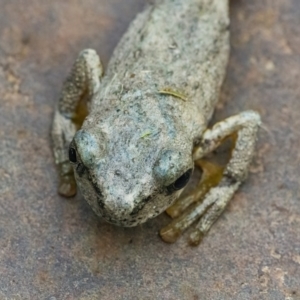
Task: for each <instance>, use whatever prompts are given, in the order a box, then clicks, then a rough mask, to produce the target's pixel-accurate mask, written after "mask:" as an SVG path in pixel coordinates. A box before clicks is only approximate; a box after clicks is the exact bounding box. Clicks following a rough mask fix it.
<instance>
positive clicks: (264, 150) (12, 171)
mask: <svg viewBox="0 0 300 300" xmlns="http://www.w3.org/2000/svg"><path fill="white" fill-rule="evenodd" d="M144 5H145V1H143V0H126V1H124V0H123V1H122V0H112V1H106V0H97V1H96V0H89V1H79V0H74V1H70V2H67V1H64V2H62V1H58V0H53V1H48V2H47V1H37V0H27V1H21V0H15V1H9V0H0V7H1V11H0V36H1V40H0V274H1V281H0V299H22V300H26V299H33V300H34V299H48V300H50V299H51V300H55V299H57V300H60V299H63V300H71V299H82V300H83V299H86V300H87V299H212V300H217V299H242V300H247V299H272V300H277V299H278V300H281V299H300V191H299V177H300V151H299V142H300V130H299V128H300V84H299V81H300V2H299V1H298V0H290V1H284V0H274V1H267V0H264V1H247V0H233V1H231V18H232V25H231V35H232V36H231V44H232V52H231V59H230V65H229V68H228V75H227V79H226V82H225V84H224V88H223V93H222V97H221V102H220V104H219V106H218V109H217V111H216V114H215V120H221V119H223V118H225V117H227V116H229V115H231V114H233V113H237V112H239V111H242V110H244V109H255V110H257V111H259V112H260V113H261V115H262V119H263V122H264V126H263V129H262V130H261V132H260V137H259V142H258V146H257V155H256V157H255V160H254V162H253V165H252V168H251V173H250V176H249V179H248V180H247V181H246V183H245V184H244V185H243V186H242V188H241V189H240V190H239V192H238V193H237V194H236V196H235V197H234V199H233V200H232V201H231V203H230V205H229V206H228V208H227V210H226V211H225V213H224V214H223V215H222V217H221V218H220V219H219V220H218V222H217V223H216V224H215V225H214V227H213V228H212V230H211V231H210V233H209V235H208V236H207V237H206V238H205V239H204V240H203V242H202V244H200V246H199V247H197V248H190V247H189V246H188V245H187V244H186V237H184V236H183V237H182V238H181V239H180V240H179V241H178V242H177V243H176V244H173V245H167V244H164V243H163V242H162V241H161V240H160V238H159V237H158V236H157V232H158V230H159V229H160V228H161V227H162V226H163V225H165V224H167V223H168V221H169V220H168V217H166V216H165V215H161V216H160V217H158V218H156V219H154V220H151V221H149V222H147V223H146V224H144V225H142V226H139V227H137V228H128V229H126V228H118V227H114V226H112V225H109V224H107V223H105V222H103V221H101V220H99V219H97V218H96V216H95V215H94V214H93V212H92V211H91V209H90V208H89V207H88V206H87V204H86V203H85V202H84V200H83V199H82V197H81V196H80V195H78V196H76V198H75V199H73V200H65V199H62V198H60V197H59V196H58V195H57V193H56V185H57V174H56V169H55V166H54V160H53V156H52V151H51V141H50V135H49V132H50V125H51V121H52V114H53V107H54V104H55V102H56V100H57V98H58V95H59V91H60V87H61V84H62V81H63V79H64V78H65V77H66V75H67V73H68V71H69V69H70V67H71V64H72V62H73V61H74V59H75V57H76V55H77V53H78V52H79V51H80V50H81V49H83V48H87V47H91V48H95V49H96V50H97V51H98V53H99V54H100V55H101V58H102V60H103V62H104V64H105V65H107V62H108V59H109V57H110V54H111V52H112V50H113V48H114V46H115V45H116V43H117V42H118V40H119V39H120V37H121V35H122V33H123V32H124V31H125V30H126V28H127V26H128V24H129V22H130V21H131V20H132V19H133V18H134V16H135V14H136V13H137V12H138V11H140V10H141V9H142V8H143V6H144Z"/></svg>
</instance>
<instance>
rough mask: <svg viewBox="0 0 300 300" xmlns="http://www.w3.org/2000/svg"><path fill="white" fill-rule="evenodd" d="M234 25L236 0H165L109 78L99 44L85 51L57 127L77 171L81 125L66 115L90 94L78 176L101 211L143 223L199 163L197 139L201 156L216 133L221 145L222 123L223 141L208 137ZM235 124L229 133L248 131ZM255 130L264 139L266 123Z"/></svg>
mask: <svg viewBox="0 0 300 300" xmlns="http://www.w3.org/2000/svg"><path fill="white" fill-rule="evenodd" d="M228 28H229V18H228V1H227V0H222V1H221V0H213V1H211V0H210V1H208V0H161V1H156V3H155V4H154V5H153V6H149V7H148V8H147V9H146V10H145V11H144V12H142V13H141V14H139V15H138V16H137V17H136V19H135V21H134V22H133V23H132V24H131V26H130V27H129V29H128V31H127V32H126V33H125V35H124V36H123V38H122V40H121V41H120V43H119V45H118V46H117V48H116V49H115V52H114V54H113V56H112V59H111V61H110V63H109V65H108V69H107V71H106V74H105V75H104V77H103V78H102V79H101V82H99V76H101V74H102V68H101V66H100V61H99V59H98V56H97V55H96V53H95V51H93V50H85V51H83V52H82V53H81V54H80V55H79V58H78V60H77V62H76V63H75V65H74V68H73V71H72V73H71V76H70V78H69V79H68V80H67V81H66V83H65V86H64V89H63V92H62V98H61V100H60V102H59V104H58V110H57V112H56V115H55V119H54V126H53V131H52V135H53V140H54V144H55V150H54V152H55V155H56V162H57V163H58V164H59V165H61V166H62V168H61V170H62V171H61V176H62V177H63V176H65V177H68V176H69V175H70V171H69V165H68V164H67V163H66V154H65V148H66V145H67V144H68V143H67V141H68V140H70V141H71V138H70V137H71V136H72V135H73V133H75V129H76V128H75V125H74V124H71V123H72V122H71V123H70V121H68V120H66V119H67V118H70V117H72V114H73V113H74V111H75V107H76V105H77V103H78V102H79V98H82V97H83V95H86V94H87V96H88V97H87V98H88V100H89V103H88V107H89V115H88V116H87V118H86V119H85V121H84V123H83V125H82V128H81V130H79V131H78V132H77V133H76V135H75V137H74V139H73V141H72V143H71V148H72V149H74V151H76V153H77V161H76V162H75V163H74V173H75V178H76V182H77V184H78V186H79V188H80V190H81V192H82V194H83V195H84V197H85V199H86V200H87V202H88V203H89V204H90V206H91V207H92V208H93V210H94V211H95V213H96V214H97V215H99V216H101V217H103V218H105V219H106V220H107V221H108V222H111V223H114V224H117V225H121V226H135V225H137V224H140V223H143V222H145V221H146V220H147V219H149V218H152V217H155V216H156V215H158V214H160V213H161V212H163V211H164V210H165V209H166V208H167V207H169V206H170V205H171V204H172V203H173V202H174V200H175V199H176V198H178V196H179V194H180V193H181V191H182V189H181V190H178V191H174V192H172V193H170V191H169V190H168V187H169V186H170V185H172V183H174V182H175V181H176V180H177V179H178V178H180V177H181V176H182V175H183V174H185V172H187V171H188V170H190V169H193V165H194V163H193V161H194V159H195V157H193V155H192V151H193V148H194V147H195V145H197V144H200V145H202V146H203V147H202V146H201V147H202V148H203V149H204V150H203V149H202V148H201V147H200V148H201V149H202V150H203V151H204V152H203V151H202V150H201V149H200V150H199V149H198V152H197V153H198V154H199V153H205V154H206V150H205V149H206V148H207V147H206V146H207V141H208V142H209V144H210V145H217V144H218V142H219V140H222V139H223V138H224V136H223V132H222V131H221V132H219V131H218V130H217V131H216V132H214V131H213V136H214V134H215V133H217V137H215V136H214V138H213V140H211V141H210V133H208V134H207V140H205V141H204V143H203V140H202V136H203V134H204V131H205V130H206V127H207V123H208V121H209V119H210V117H211V115H212V113H213V110H214V107H215V105H216V103H217V101H218V96H219V91H220V87H221V84H222V82H223V79H224V75H225V69H226V65H227V61H228V55H229V31H228ZM163 91H171V92H172V93H173V94H179V95H182V96H174V95H170V94H168V93H165V92H163ZM250 115H251V114H250ZM251 116H252V115H251ZM242 118H243V117H242ZM238 119H239V118H238ZM254 119H255V117H254ZM256 119H257V118H256ZM256 119H255V120H256ZM257 120H258V119H257ZM229 123H230V122H229ZM254 123H255V124H256V123H257V122H254ZM62 124H64V125H62ZM224 124H225V127H226V124H227V123H226V121H224ZM230 124H231V123H230ZM234 124H236V123H234V122H233V123H232V125H233V127H232V126H231V127H230V130H229V131H228V132H227V133H226V134H231V133H232V132H234V131H236V130H239V129H240V127H235V125H234ZM223 127H224V126H221V129H222V128H223ZM250 131H251V132H250V133H251V134H250V137H246V142H247V140H249V139H250V140H251V142H252V140H253V138H254V140H255V135H254V134H253V132H254V133H256V127H255V129H254V131H253V132H252V130H250ZM62 135H63V136H66V137H67V138H65V139H64V142H63V141H62V140H63V139H62ZM59 140H60V142H59ZM252 144H253V145H254V142H253V143H252ZM252 144H251V145H252ZM59 145H60V146H59ZM245 145H246V146H247V143H243V145H242V146H243V149H244V148H245ZM205 147H206V148H205ZM208 148H209V149H210V150H213V147H208ZM252 148H253V147H252ZM252 148H251V149H252ZM201 151H202V152H201ZM252 152H253V150H251V153H250V154H249V159H246V161H247V165H246V167H245V168H246V169H247V167H248V161H250V159H251V157H252ZM203 155H204V154H203ZM203 155H202V156H203ZM202 156H201V155H197V158H200V157H202ZM238 164H239V163H238ZM242 177H244V175H243V176H242ZM237 181H239V180H237ZM238 185H239V183H238V184H234V186H230V187H229V189H230V192H229V193H227V194H228V195H227V194H226V195H225V196H224V197H223V198H224V199H227V198H228V197H229V196H230V198H231V196H232V194H233V193H234V191H235V190H236V188H237V187H238ZM67 190H68V189H67ZM62 193H64V192H62ZM69 194H71V193H69ZM228 199H229V198H228ZM226 201H227V200H226ZM228 201H229V200H228ZM226 203H227V202H226Z"/></svg>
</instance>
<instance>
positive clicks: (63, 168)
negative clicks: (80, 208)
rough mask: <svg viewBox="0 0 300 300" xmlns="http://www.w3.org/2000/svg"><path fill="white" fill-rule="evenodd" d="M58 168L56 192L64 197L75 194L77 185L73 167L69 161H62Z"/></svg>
mask: <svg viewBox="0 0 300 300" xmlns="http://www.w3.org/2000/svg"><path fill="white" fill-rule="evenodd" d="M58 168H59V186H58V193H59V194H60V195H61V196H64V197H66V198H69V197H73V196H75V195H76V192H77V186H76V181H75V178H74V172H73V168H72V166H71V165H70V163H69V162H65V163H62V164H60V165H59V166H58Z"/></svg>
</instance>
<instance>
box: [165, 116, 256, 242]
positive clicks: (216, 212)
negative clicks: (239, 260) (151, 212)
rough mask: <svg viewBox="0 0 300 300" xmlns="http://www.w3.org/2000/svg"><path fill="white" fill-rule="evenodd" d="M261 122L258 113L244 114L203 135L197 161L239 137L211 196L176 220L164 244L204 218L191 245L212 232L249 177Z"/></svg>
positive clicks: (170, 225) (171, 225)
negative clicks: (228, 139)
mask: <svg viewBox="0 0 300 300" xmlns="http://www.w3.org/2000/svg"><path fill="white" fill-rule="evenodd" d="M260 122H261V121H260V116H259V114H258V113H256V112H254V111H245V112H242V113H241V114H238V115H236V116H232V117H230V118H228V119H226V120H224V121H222V122H219V123H217V124H215V125H214V126H213V128H212V129H207V130H206V131H205V132H204V134H203V136H202V139H201V142H200V144H199V145H198V147H197V149H196V150H195V152H194V154H193V158H194V160H199V159H201V158H202V157H204V156H206V155H207V154H209V153H210V152H212V151H213V150H214V149H216V148H217V147H218V146H219V145H220V144H221V143H222V142H223V140H224V139H225V138H226V137H228V136H230V135H232V134H233V133H237V138H236V141H235V147H234V148H233V150H232V153H231V158H230V160H229V162H228V164H227V165H226V167H225V169H224V171H223V173H222V174H221V177H220V178H219V179H220V180H219V182H218V183H217V184H216V185H215V186H214V185H211V187H209V188H208V189H207V190H208V192H207V193H206V194H205V196H204V198H203V201H202V202H196V203H193V202H194V201H191V205H190V206H189V207H188V208H187V210H186V211H185V212H184V213H183V214H182V215H181V216H179V217H178V218H176V219H174V220H173V221H172V222H171V223H170V224H169V225H168V226H166V227H165V228H163V229H162V230H161V231H160V235H161V237H162V238H163V240H164V241H166V242H175V241H176V239H177V238H178V237H179V236H180V235H181V233H182V232H183V231H184V230H185V229H187V228H188V227H189V226H190V225H191V224H193V223H194V222H195V221H197V220H198V219H199V218H200V217H201V219H200V221H199V223H198V224H197V225H196V228H195V229H194V231H193V232H192V233H191V235H190V243H191V244H193V245H197V244H199V242H200V241H201V239H202V237H203V235H205V234H206V233H207V232H208V231H209V229H210V227H211V226H212V225H213V223H214V222H215V221H216V220H217V218H218V217H219V216H220V215H221V213H222V212H223V210H224V209H225V207H226V205H227V204H228V202H229V201H230V199H231V198H232V196H233V195H234V193H235V191H236V190H237V189H238V187H239V185H240V184H241V183H242V182H243V181H244V180H245V178H246V177H247V173H248V168H249V165H250V163H251V160H252V156H253V154H254V148H255V142H256V135H257V130H258V127H259V125H260ZM215 176H217V175H215ZM202 195H203V194H201V196H202ZM197 200H198V199H197ZM192 203H193V204H192Z"/></svg>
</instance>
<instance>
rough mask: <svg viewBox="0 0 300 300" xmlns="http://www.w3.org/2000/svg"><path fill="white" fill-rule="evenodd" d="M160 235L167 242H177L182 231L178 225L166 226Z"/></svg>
mask: <svg viewBox="0 0 300 300" xmlns="http://www.w3.org/2000/svg"><path fill="white" fill-rule="evenodd" d="M159 234H160V236H161V238H162V239H163V241H164V242H166V243H175V242H176V241H177V239H178V238H179V237H180V235H181V231H180V230H179V229H178V228H176V226H172V224H170V225H169V226H166V227H164V228H162V229H161V230H160V233H159Z"/></svg>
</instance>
